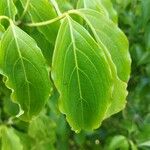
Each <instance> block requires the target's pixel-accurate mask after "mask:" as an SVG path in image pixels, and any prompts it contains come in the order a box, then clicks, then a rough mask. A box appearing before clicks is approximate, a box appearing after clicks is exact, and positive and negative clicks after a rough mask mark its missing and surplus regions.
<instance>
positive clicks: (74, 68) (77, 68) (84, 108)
mask: <svg viewBox="0 0 150 150" xmlns="http://www.w3.org/2000/svg"><path fill="white" fill-rule="evenodd" d="M60 41H61V42H60ZM52 78H53V80H54V83H55V85H56V87H57V89H58V91H59V93H60V110H61V111H62V113H64V114H66V117H67V120H68V122H69V124H70V125H71V127H72V128H73V130H75V131H76V132H78V131H80V130H81V129H86V130H91V129H95V128H97V127H99V125H100V123H101V121H102V119H103V117H104V115H105V112H106V109H107V106H108V105H109V104H110V96H111V92H112V76H111V72H110V67H109V64H108V62H107V60H106V57H105V54H104V52H103V48H102V47H99V46H98V44H97V43H96V42H95V41H94V40H93V38H92V37H91V36H90V35H89V33H88V32H87V31H86V30H85V29H84V28H83V27H82V26H81V25H79V24H78V23H77V22H75V21H73V20H72V19H71V18H70V17H67V19H65V20H64V21H63V23H62V25H61V28H60V30H59V34H58V38H57V42H56V47H55V52H54V57H53V63H52Z"/></svg>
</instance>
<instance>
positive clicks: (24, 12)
mask: <svg viewBox="0 0 150 150" xmlns="http://www.w3.org/2000/svg"><path fill="white" fill-rule="evenodd" d="M29 4H30V0H27V2H26V5H25V8H24V11H23V13H22V15H21V17H20V19H19V20H22V19H23V17H24V15H25V14H26V12H27V10H28V7H29Z"/></svg>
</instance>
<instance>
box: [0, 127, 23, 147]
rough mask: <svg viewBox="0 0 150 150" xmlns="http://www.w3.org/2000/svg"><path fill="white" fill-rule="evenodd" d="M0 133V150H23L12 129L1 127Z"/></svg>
mask: <svg viewBox="0 0 150 150" xmlns="http://www.w3.org/2000/svg"><path fill="white" fill-rule="evenodd" d="M0 132H1V133H0V134H1V140H2V147H1V150H23V146H22V144H21V142H20V139H19V137H18V136H17V135H16V133H15V132H14V129H13V128H7V127H5V126H1V127H0Z"/></svg>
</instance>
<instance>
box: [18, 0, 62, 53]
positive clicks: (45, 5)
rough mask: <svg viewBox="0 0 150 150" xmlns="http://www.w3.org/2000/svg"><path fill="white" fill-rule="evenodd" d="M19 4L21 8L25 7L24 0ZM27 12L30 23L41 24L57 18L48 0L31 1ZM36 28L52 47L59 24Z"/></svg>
mask: <svg viewBox="0 0 150 150" xmlns="http://www.w3.org/2000/svg"><path fill="white" fill-rule="evenodd" d="M21 3H22V5H23V7H25V4H26V0H21ZM27 12H28V14H29V15H30V16H31V20H32V22H42V21H47V20H50V19H53V18H55V17H57V14H56V12H55V10H54V8H53V6H52V4H51V3H50V2H49V0H38V1H37V0H31V1H30V3H29V7H28V11H27ZM37 28H38V30H39V31H40V32H41V33H42V34H43V35H44V36H45V38H46V39H47V40H48V41H49V42H50V43H51V44H53V45H54V43H55V39H56V36H57V32H58V29H59V22H55V23H53V24H49V25H46V26H41V27H37ZM52 50H53V49H52ZM52 50H51V51H52Z"/></svg>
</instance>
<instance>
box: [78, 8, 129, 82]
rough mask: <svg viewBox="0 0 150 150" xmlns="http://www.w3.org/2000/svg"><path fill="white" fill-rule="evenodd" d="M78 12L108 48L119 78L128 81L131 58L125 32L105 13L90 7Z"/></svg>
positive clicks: (100, 41) (98, 39) (99, 40)
mask: <svg viewBox="0 0 150 150" xmlns="http://www.w3.org/2000/svg"><path fill="white" fill-rule="evenodd" d="M77 14H79V15H80V16H82V17H83V18H84V19H85V20H86V22H87V24H88V25H89V26H90V28H91V30H92V32H93V33H94V36H95V38H96V40H97V41H98V43H101V44H103V45H104V46H105V47H106V48H107V49H108V51H109V53H110V55H111V58H112V60H113V62H114V64H115V65H116V67H117V74H118V76H119V78H120V79H121V80H123V81H125V82H127V81H128V80H129V76H130V65H131V58H130V55H129V51H128V47H129V46H128V40H127V38H126V36H125V35H124V33H123V32H122V31H121V30H120V29H119V28H118V27H117V26H116V25H115V24H114V23H113V22H112V21H111V20H110V19H108V18H106V17H105V16H104V14H101V13H98V12H96V11H93V10H90V9H82V10H79V13H77ZM97 18H99V19H97Z"/></svg>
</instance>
